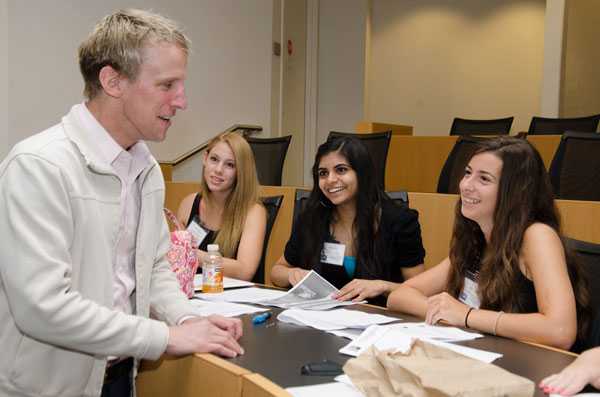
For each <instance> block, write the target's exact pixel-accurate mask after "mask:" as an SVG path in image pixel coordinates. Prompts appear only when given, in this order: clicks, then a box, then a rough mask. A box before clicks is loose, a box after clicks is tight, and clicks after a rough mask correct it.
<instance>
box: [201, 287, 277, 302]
mask: <svg viewBox="0 0 600 397" xmlns="http://www.w3.org/2000/svg"><path fill="white" fill-rule="evenodd" d="M284 294H285V291H279V290H274V289H267V288H256V287H250V288H239V289H232V290H228V291H224V292H220V293H217V294H196V295H194V297H195V298H199V299H202V300H207V301H213V302H239V303H257V302H259V301H261V300H265V299H274V298H277V297H280V296H282V295H284Z"/></svg>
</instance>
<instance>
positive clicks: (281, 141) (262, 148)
mask: <svg viewBox="0 0 600 397" xmlns="http://www.w3.org/2000/svg"><path fill="white" fill-rule="evenodd" d="M291 139H292V136H291V135H287V136H282V137H278V138H246V140H247V141H248V144H249V145H250V148H251V149H252V152H253V153H254V161H255V163H256V173H257V175H258V182H259V183H260V184H261V185H266V186H281V174H282V173H283V162H284V161H285V155H286V154H287V150H288V147H289V146H290V141H291Z"/></svg>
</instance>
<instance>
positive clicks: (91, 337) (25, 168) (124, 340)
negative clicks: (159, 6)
mask: <svg viewBox="0 0 600 397" xmlns="http://www.w3.org/2000/svg"><path fill="white" fill-rule="evenodd" d="M188 45H189V44H188V40H187V38H186V37H185V36H184V35H183V34H182V33H181V31H180V30H179V29H178V27H177V26H176V25H175V24H174V23H173V22H172V21H171V20H169V19H166V18H164V17H162V16H160V15H157V14H152V13H149V12H144V11H139V10H124V11H118V12H116V13H114V14H112V15H109V16H107V17H105V18H104V19H103V20H102V21H100V22H99V23H98V25H96V27H95V29H94V30H93V32H92V33H91V34H90V36H89V37H88V38H87V39H86V40H85V41H84V42H83V43H82V44H81V46H80V48H79V64H80V68H81V72H82V75H83V78H84V81H85V94H86V97H87V101H86V102H84V103H82V104H79V105H75V106H74V107H73V108H72V109H71V111H70V112H69V113H68V114H67V115H66V116H65V117H64V118H63V119H62V121H61V122H60V123H59V124H57V125H55V126H54V127H51V128H49V129H48V130H46V131H44V132H42V133H40V134H37V135H34V136H32V137H30V138H28V139H26V140H24V141H22V142H20V143H18V144H17V145H16V146H15V147H14V148H13V150H12V151H11V152H10V153H9V155H8V156H7V158H6V159H5V160H4V161H3V162H2V163H1V164H0V219H1V221H0V236H1V239H0V277H1V278H0V346H2V350H3V351H2V359H1V360H0V395H2V396H41V395H43V396H61V397H75V396H100V395H102V396H106V397H109V396H119V397H120V396H123V397H125V396H129V395H131V393H132V392H133V390H132V389H133V382H132V379H133V378H134V377H135V371H136V364H137V362H138V360H140V359H151V360H152V359H157V358H159V357H160V356H161V355H162V354H163V353H165V352H167V353H169V354H175V355H183V354H189V353H192V352H214V353H217V354H220V355H223V356H227V357H234V356H236V355H238V354H241V353H243V350H242V348H241V347H240V345H239V344H238V342H237V340H238V338H239V337H240V336H241V333H242V328H241V323H240V322H239V320H232V319H226V318H223V317H219V316H213V317H209V318H197V317H195V316H194V315H193V309H192V307H191V306H190V305H189V303H188V302H187V299H186V297H185V295H183V293H182V292H181V291H180V290H179V286H178V284H177V281H176V279H175V277H174V274H173V273H172V272H171V270H170V268H169V265H168V263H167V262H166V259H165V253H166V251H167V250H168V247H169V237H168V229H167V226H166V223H165V220H164V217H163V214H162V206H163V202H164V193H165V188H164V183H163V179H162V175H161V172H160V168H159V166H158V164H157V163H156V161H155V160H154V158H153V157H152V155H151V154H150V152H149V151H148V148H147V147H146V145H145V143H144V142H143V141H144V140H150V141H162V140H163V139H164V138H165V136H166V132H167V130H168V128H169V126H170V125H171V123H172V121H173V117H174V116H175V114H176V112H177V110H183V109H185V107H186V105H187V103H186V96H185V90H184V81H185V77H186V67H187V53H188ZM150 317H152V318H150ZM155 319H159V320H162V321H158V320H155ZM163 321H164V322H163Z"/></svg>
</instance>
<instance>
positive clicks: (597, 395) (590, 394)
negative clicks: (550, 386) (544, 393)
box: [549, 393, 600, 397]
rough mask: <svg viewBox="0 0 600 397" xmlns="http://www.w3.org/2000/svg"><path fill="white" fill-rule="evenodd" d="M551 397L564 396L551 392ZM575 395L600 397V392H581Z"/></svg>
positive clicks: (574, 396)
mask: <svg viewBox="0 0 600 397" xmlns="http://www.w3.org/2000/svg"><path fill="white" fill-rule="evenodd" d="M549 397H562V396H561V395H560V394H550V396H549ZM573 397H600V393H579V394H574V395H573Z"/></svg>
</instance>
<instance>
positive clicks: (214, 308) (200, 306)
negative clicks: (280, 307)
mask: <svg viewBox="0 0 600 397" xmlns="http://www.w3.org/2000/svg"><path fill="white" fill-rule="evenodd" d="M190 303H191V304H192V306H194V309H195V311H194V314H196V315H198V316H210V315H211V314H220V315H221V316H225V317H235V316H241V315H242V314H247V313H256V312H264V311H266V310H267V309H263V308H259V307H255V306H250V305H242V304H239V303H230V302H210V301H203V300H200V299H191V300H190Z"/></svg>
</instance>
